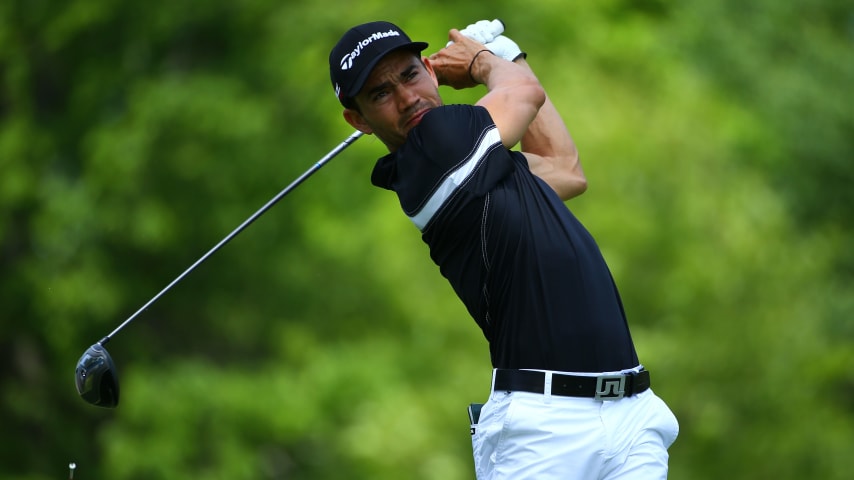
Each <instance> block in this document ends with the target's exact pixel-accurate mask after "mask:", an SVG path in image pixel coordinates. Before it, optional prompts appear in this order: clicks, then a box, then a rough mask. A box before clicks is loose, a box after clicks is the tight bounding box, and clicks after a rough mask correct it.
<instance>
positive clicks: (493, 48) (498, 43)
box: [484, 35, 528, 62]
mask: <svg viewBox="0 0 854 480" xmlns="http://www.w3.org/2000/svg"><path fill="white" fill-rule="evenodd" d="M484 46H485V47H486V48H488V49H489V51H490V52H492V53H494V54H495V55H496V56H499V57H501V58H503V59H504V60H508V61H510V62H512V61H514V60H516V59H517V58H519V57H523V58H525V57H527V56H528V54H526V53H525V52H523V51H522V50H521V49H520V48H519V45H516V42H514V41H513V40H510V39H509V38H507V37H505V36H504V35H499V36H497V37H495V39H494V40H492V41H491V42H489V43H486V44H484Z"/></svg>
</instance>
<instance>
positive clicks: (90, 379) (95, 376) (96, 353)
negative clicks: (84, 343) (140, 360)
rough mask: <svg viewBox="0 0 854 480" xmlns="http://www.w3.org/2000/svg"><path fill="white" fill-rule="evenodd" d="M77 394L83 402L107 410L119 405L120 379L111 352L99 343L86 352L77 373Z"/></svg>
mask: <svg viewBox="0 0 854 480" xmlns="http://www.w3.org/2000/svg"><path fill="white" fill-rule="evenodd" d="M75 381H76V383H77V393H79V394H80V396H81V397H83V400H86V401H87V402H89V403H91V404H92V405H96V406H99V407H105V408H115V407H116V405H118V404H119V377H118V375H117V373H116V366H115V364H114V363H113V359H112V358H111V357H110V354H109V352H107V349H106V348H104V346H103V345H102V344H101V343H100V342H99V343H96V344H94V345H92V346H91V347H89V349H88V350H86V352H85V353H83V356H81V357H80V360H79V361H78V362H77V369H76V371H75Z"/></svg>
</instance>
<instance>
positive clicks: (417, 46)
mask: <svg viewBox="0 0 854 480" xmlns="http://www.w3.org/2000/svg"><path fill="white" fill-rule="evenodd" d="M428 46H429V44H427V43H426V42H409V43H406V44H403V45H397V46H395V47H392V48H389V49H388V50H386V51H385V52H383V53H381V54H380V55H377V56H376V58H374V59H373V60H371V62H370V63H369V64H368V65H367V66H366V67H365V68H363V69H362V71H361V73H359V76H358V77H356V81H355V82H353V86H352V88H351V89H350V91H349V92H346V94H345V95H346V97H348V98H353V97H355V96H356V95H358V94H359V92H360V91H361V90H362V87H364V86H365V82H366V81H367V80H368V76H370V74H371V72H372V71H373V70H374V67H376V66H377V63H379V61H380V60H382V59H383V58H385V56H386V55H388V54H389V53H391V52H395V51H397V50H402V49H406V50H412V51H414V52H417V53H421V52H423V51H424V49H426V48H427V47H428Z"/></svg>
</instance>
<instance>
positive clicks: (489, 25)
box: [445, 18, 504, 47]
mask: <svg viewBox="0 0 854 480" xmlns="http://www.w3.org/2000/svg"><path fill="white" fill-rule="evenodd" d="M503 32H504V23H503V22H502V21H501V20H498V19H497V18H496V19H495V20H480V21H478V22H475V23H472V24H471V25H469V26H467V27H466V28H464V29H462V30H460V33H462V34H463V35H465V36H467V37H469V38H471V39H472V40H474V41H476V42H480V43H482V44H484V45H485V44H487V43H489V42H491V41H493V40H494V39H495V37H497V36H499V35H501V34H502V33H503ZM452 43H454V42H448V43H447V45H445V46H446V47H448V46H450V45H451V44H452Z"/></svg>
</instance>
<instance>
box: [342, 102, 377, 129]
mask: <svg viewBox="0 0 854 480" xmlns="http://www.w3.org/2000/svg"><path fill="white" fill-rule="evenodd" d="M344 120H346V121H347V123H349V124H350V125H352V126H353V128H355V129H356V130H359V131H360V132H362V133H364V134H367V135H370V134H372V133H374V130H373V129H372V128H371V126H370V125H368V122H367V121H365V117H363V116H362V114H361V113H359V112H358V110H354V109H352V108H345V109H344Z"/></svg>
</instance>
